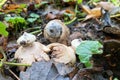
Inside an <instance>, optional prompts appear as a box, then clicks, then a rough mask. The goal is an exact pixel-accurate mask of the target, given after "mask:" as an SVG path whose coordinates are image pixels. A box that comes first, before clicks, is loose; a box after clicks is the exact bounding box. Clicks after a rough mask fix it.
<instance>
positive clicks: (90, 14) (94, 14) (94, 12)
mask: <svg viewBox="0 0 120 80" xmlns="http://www.w3.org/2000/svg"><path fill="white" fill-rule="evenodd" d="M82 9H83V10H84V11H85V12H86V13H87V16H86V17H85V20H88V19H90V18H99V17H100V16H101V15H102V14H101V8H100V7H96V8H93V9H89V8H88V7H86V6H84V5H82Z"/></svg>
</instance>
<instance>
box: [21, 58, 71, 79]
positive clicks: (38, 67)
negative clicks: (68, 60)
mask: <svg viewBox="0 0 120 80" xmlns="http://www.w3.org/2000/svg"><path fill="white" fill-rule="evenodd" d="M72 71H73V68H71V67H68V66H67V65H65V64H62V63H55V62H53V61H52V60H50V61H48V62H46V61H40V62H35V63H33V64H32V66H31V67H30V68H28V69H27V70H26V72H21V73H20V79H21V80H70V78H69V76H68V74H69V73H70V72H72Z"/></svg>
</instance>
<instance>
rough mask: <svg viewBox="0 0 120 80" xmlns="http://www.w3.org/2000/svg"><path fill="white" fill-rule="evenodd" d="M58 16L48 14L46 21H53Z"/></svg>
mask: <svg viewBox="0 0 120 80" xmlns="http://www.w3.org/2000/svg"><path fill="white" fill-rule="evenodd" d="M56 17H57V16H56V15H54V14H52V13H48V14H47V16H46V19H47V20H51V19H55V18H56Z"/></svg>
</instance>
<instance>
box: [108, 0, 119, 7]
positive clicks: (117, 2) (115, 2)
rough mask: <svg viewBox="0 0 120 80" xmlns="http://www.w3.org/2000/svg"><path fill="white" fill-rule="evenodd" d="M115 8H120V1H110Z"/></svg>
mask: <svg viewBox="0 0 120 80" xmlns="http://www.w3.org/2000/svg"><path fill="white" fill-rule="evenodd" d="M110 2H112V3H113V4H114V5H115V6H120V1H119V0H110Z"/></svg>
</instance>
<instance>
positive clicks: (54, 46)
mask: <svg viewBox="0 0 120 80" xmlns="http://www.w3.org/2000/svg"><path fill="white" fill-rule="evenodd" d="M47 47H48V48H50V49H51V51H52V54H51V57H52V59H53V60H54V61H56V62H58V63H64V64H68V65H70V66H73V65H74V64H75V62H76V56H75V52H74V50H73V49H72V48H71V47H68V46H66V45H64V44H60V43H51V44H49V45H48V46H47Z"/></svg>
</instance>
